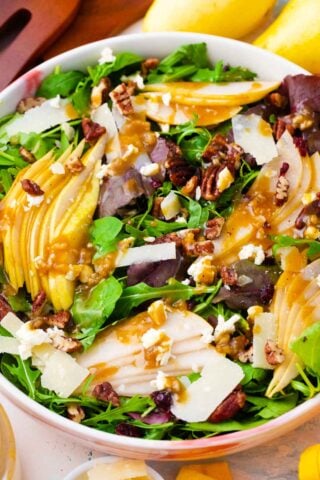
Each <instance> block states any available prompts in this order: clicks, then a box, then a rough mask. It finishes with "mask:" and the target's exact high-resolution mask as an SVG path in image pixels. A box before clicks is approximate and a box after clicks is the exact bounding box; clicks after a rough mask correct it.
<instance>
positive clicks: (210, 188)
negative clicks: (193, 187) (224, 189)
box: [201, 164, 224, 201]
mask: <svg viewBox="0 0 320 480" xmlns="http://www.w3.org/2000/svg"><path fill="white" fill-rule="evenodd" d="M221 168H224V167H220V166H219V165H213V164H212V165H210V166H209V167H208V168H206V169H205V170H204V171H203V176H202V182H201V196H202V198H204V199H205V200H209V201H214V200H216V199H217V198H218V197H219V196H220V192H219V190H218V188H217V176H218V172H219V170H221Z"/></svg>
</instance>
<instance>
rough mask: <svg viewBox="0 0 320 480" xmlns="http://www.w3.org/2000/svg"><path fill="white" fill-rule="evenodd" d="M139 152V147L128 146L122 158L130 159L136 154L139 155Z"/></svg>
mask: <svg viewBox="0 0 320 480" xmlns="http://www.w3.org/2000/svg"><path fill="white" fill-rule="evenodd" d="M138 152H139V150H138V149H137V147H136V146H135V145H132V143H130V144H129V145H128V146H127V149H126V151H125V152H124V154H123V155H122V158H128V157H130V156H131V155H133V154H135V153H138Z"/></svg>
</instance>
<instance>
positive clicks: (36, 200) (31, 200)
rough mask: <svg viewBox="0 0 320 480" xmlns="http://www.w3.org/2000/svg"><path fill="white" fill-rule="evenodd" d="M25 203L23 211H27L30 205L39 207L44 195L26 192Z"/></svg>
mask: <svg viewBox="0 0 320 480" xmlns="http://www.w3.org/2000/svg"><path fill="white" fill-rule="evenodd" d="M26 197H27V205H26V206H24V207H23V209H24V211H25V212H27V211H28V210H30V208H32V207H39V206H40V205H41V203H42V202H43V200H44V195H30V194H29V193H27V194H26Z"/></svg>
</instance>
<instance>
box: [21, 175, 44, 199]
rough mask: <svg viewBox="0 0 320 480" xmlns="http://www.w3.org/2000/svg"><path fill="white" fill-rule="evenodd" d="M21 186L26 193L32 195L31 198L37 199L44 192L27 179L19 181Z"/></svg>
mask: <svg viewBox="0 0 320 480" xmlns="http://www.w3.org/2000/svg"><path fill="white" fill-rule="evenodd" d="M21 186H22V189H23V190H24V191H25V192H26V193H28V194H29V195H32V196H33V197H39V196H40V195H43V194H44V191H43V190H41V188H40V187H39V185H38V184H37V183H36V182H34V181H33V180H29V179H28V178H25V179H23V180H21Z"/></svg>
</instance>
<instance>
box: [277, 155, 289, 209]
mask: <svg viewBox="0 0 320 480" xmlns="http://www.w3.org/2000/svg"><path fill="white" fill-rule="evenodd" d="M288 170H289V164H288V163H287V162H283V164H282V165H281V168H280V175H279V178H278V181H277V184H276V195H275V200H276V205H277V206H278V207H281V206H282V205H283V204H284V203H286V201H287V200H288V192H289V188H290V183H289V180H288V179H287V178H286V177H285V175H286V173H287V171H288Z"/></svg>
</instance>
